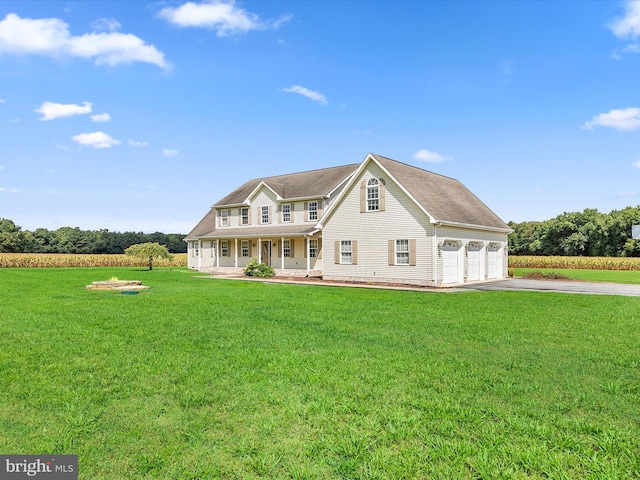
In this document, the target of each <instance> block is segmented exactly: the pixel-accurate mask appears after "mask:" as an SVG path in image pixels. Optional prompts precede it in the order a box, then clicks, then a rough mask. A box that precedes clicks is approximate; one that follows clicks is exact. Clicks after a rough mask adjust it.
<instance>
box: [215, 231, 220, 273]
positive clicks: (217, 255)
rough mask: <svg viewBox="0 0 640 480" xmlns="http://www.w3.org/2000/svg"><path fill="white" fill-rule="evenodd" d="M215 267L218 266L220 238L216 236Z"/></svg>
mask: <svg viewBox="0 0 640 480" xmlns="http://www.w3.org/2000/svg"><path fill="white" fill-rule="evenodd" d="M216 268H220V240H219V239H217V238H216Z"/></svg>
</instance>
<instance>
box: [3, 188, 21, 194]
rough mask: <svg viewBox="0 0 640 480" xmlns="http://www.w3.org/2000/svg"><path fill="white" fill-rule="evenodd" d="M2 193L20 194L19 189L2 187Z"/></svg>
mask: <svg viewBox="0 0 640 480" xmlns="http://www.w3.org/2000/svg"><path fill="white" fill-rule="evenodd" d="M0 192H10V193H18V189H16V188H4V187H0Z"/></svg>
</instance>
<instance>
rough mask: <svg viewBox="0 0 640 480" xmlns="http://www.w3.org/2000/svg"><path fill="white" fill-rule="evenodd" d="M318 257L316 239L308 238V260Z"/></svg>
mask: <svg viewBox="0 0 640 480" xmlns="http://www.w3.org/2000/svg"><path fill="white" fill-rule="evenodd" d="M317 257H318V239H317V238H310V239H309V258H317Z"/></svg>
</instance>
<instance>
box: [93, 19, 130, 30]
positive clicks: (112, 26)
mask: <svg viewBox="0 0 640 480" xmlns="http://www.w3.org/2000/svg"><path fill="white" fill-rule="evenodd" d="M91 26H92V27H93V29H94V30H95V31H97V32H117V31H118V30H120V27H121V26H122V25H120V22H118V21H117V20H116V19H115V18H99V19H97V20H96V21H95V22H93V23H92V24H91Z"/></svg>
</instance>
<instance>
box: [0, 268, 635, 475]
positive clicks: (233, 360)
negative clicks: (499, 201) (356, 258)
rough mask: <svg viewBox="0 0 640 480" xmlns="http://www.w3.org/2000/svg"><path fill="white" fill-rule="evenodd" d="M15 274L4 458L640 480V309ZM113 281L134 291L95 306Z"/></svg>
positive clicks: (156, 466) (159, 274)
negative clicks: (137, 289)
mask: <svg viewBox="0 0 640 480" xmlns="http://www.w3.org/2000/svg"><path fill="white" fill-rule="evenodd" d="M194 275H195V274H194V273H193V272H190V271H187V270H184V269H154V270H153V271H151V272H149V271H138V270H134V269H130V268H93V269H88V268H87V269H33V270H28V269H0V452H3V453H5V454H9V453H16V454H33V453H72V454H78V455H79V470H80V478H82V479H116V478H118V479H122V478H133V479H137V478H159V479H170V478H176V479H201V478H238V479H240V478H242V479H245V478H261V477H262V478H299V479H302V478H310V479H317V478H319V479H323V478H324V479H329V478H379V479H393V478H441V479H452V478H469V479H478V478H483V479H493V478H504V479H513V478H516V479H518V478H522V479H525V478H526V479H531V478H558V479H562V478H566V479H572V478H581V479H582V478H592V479H602V478H620V479H623V478H624V479H627V478H633V477H636V478H637V477H640V408H638V405H639V402H640V349H639V348H638V347H639V346H640V328H638V327H639V324H640V298H634V297H617V296H597V295H571V294H554V293H538V292H467V293H428V292H401V291H385V290H369V289H356V288H336V287H322V286H302V285H280V284H272V283H266V282H242V281H231V280H215V279H206V278H196V277H195V276H194ZM112 276H117V277H119V278H120V279H132V280H142V281H143V283H144V284H146V285H150V286H151V289H150V290H148V291H146V292H142V293H140V294H138V295H122V294H120V293H115V292H111V291H106V292H105V291H102V292H101V291H88V290H86V289H85V288H84V286H85V285H87V284H89V283H91V282H92V281H96V280H107V279H109V278H110V277H112Z"/></svg>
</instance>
